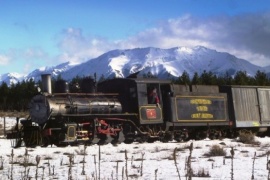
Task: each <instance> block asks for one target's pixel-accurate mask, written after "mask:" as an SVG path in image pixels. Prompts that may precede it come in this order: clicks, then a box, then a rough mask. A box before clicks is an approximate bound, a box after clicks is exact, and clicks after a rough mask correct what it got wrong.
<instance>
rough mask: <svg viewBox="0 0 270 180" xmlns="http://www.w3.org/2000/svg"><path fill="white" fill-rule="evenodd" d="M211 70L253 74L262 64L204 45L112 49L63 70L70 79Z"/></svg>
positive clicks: (172, 74) (163, 75) (260, 68)
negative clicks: (95, 74) (137, 73)
mask: <svg viewBox="0 0 270 180" xmlns="http://www.w3.org/2000/svg"><path fill="white" fill-rule="evenodd" d="M204 70H205V71H207V72H209V71H211V72H213V73H215V74H224V73H226V72H229V73H230V74H232V75H233V74H234V73H235V72H237V71H246V72H247V74H249V75H251V76H253V75H255V74H256V72H257V70H261V71H263V68H262V67H259V66H256V65H253V64H251V63H249V62H248V61H246V60H243V59H238V58H237V57H235V56H233V55H231V54H229V53H223V52H217V51H215V50H211V49H207V48H205V47H202V46H196V47H194V48H186V47H176V48H171V49H160V48H151V47H150V48H136V49H128V50H113V51H110V52H107V53H105V54H103V55H101V56H99V57H97V58H95V59H92V60H89V61H87V62H85V63H82V64H80V65H77V66H74V67H73V68H70V69H69V70H67V71H65V72H63V73H62V77H63V78H65V79H67V80H70V79H72V78H73V77H75V76H77V75H78V76H88V75H93V74H94V73H97V76H101V75H104V76H105V77H126V76H128V75H130V74H132V73H135V72H138V71H140V74H141V75H142V74H147V73H148V72H151V73H152V74H153V75H156V76H158V77H159V78H167V77H168V75H169V76H174V77H179V76H181V75H182V73H183V72H184V71H186V72H187V73H189V74H190V75H193V74H194V73H195V72H197V73H199V74H200V73H202V72H203V71H204Z"/></svg>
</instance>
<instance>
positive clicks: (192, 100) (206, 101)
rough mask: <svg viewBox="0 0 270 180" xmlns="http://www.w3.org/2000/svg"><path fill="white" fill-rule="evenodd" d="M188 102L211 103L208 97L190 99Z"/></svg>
mask: <svg viewBox="0 0 270 180" xmlns="http://www.w3.org/2000/svg"><path fill="white" fill-rule="evenodd" d="M190 104H212V101H211V100H209V99H191V100H190Z"/></svg>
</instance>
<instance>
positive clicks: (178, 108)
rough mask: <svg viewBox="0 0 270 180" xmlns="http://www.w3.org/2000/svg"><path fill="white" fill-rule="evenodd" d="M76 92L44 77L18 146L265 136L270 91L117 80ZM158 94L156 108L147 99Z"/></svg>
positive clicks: (85, 86) (88, 83) (91, 83)
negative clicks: (249, 132)
mask: <svg viewBox="0 0 270 180" xmlns="http://www.w3.org/2000/svg"><path fill="white" fill-rule="evenodd" d="M80 86H81V87H82V88H81V90H80V91H79V92H77V93H70V92H69V89H68V84H67V83H66V82H64V81H61V82H56V85H55V89H56V90H55V91H56V92H55V93H52V92H51V91H52V90H51V87H52V84H51V76H50V75H49V74H44V75H42V88H43V90H42V92H41V93H40V94H38V95H36V96H34V97H33V98H32V100H31V102H30V104H29V118H27V119H24V120H21V121H20V123H21V128H20V129H19V130H18V134H17V138H16V143H15V144H14V146H17V147H18V146H21V145H22V142H24V145H25V146H27V147H29V146H47V145H50V144H51V145H52V144H54V145H56V146H67V145H77V144H80V143H83V144H91V143H100V144H102V143H106V142H111V143H118V142H121V141H123V142H125V143H132V142H134V141H138V142H146V141H147V142H153V141H155V140H159V141H163V142H167V141H171V140H176V141H183V140H188V139H191V138H194V139H202V138H206V137H209V138H213V139H214V138H222V137H228V136H231V137H233V136H236V135H237V131H238V130H239V129H247V130H252V131H256V132H267V130H268V128H269V126H270V111H269V108H268V107H269V104H270V101H269V100H270V87H257V86H256V87H255V86H220V87H219V86H206V85H192V86H188V85H178V84H173V83H172V82H171V81H169V80H160V79H143V78H121V79H120V78H119V79H118V78H116V79H109V80H105V81H103V82H101V83H99V84H97V85H96V84H95V83H94V81H93V80H92V81H83V84H81V85H80ZM153 89H155V90H156V95H157V97H158V102H154V103H153V102H152V100H151V98H150V97H149V95H150V94H151V91H152V90H153Z"/></svg>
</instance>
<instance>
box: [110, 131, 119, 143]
mask: <svg viewBox="0 0 270 180" xmlns="http://www.w3.org/2000/svg"><path fill="white" fill-rule="evenodd" d="M119 134H120V133H119V132H118V133H116V135H115V136H111V137H112V142H111V143H112V144H117V143H119Z"/></svg>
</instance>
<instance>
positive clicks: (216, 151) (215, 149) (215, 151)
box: [206, 145, 226, 156]
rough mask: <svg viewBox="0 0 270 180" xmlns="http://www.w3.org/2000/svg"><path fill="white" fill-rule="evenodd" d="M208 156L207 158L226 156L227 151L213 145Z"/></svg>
mask: <svg viewBox="0 0 270 180" xmlns="http://www.w3.org/2000/svg"><path fill="white" fill-rule="evenodd" d="M206 155H207V156H226V151H225V150H224V149H223V148H222V147H220V146H219V145H213V146H211V147H210V150H209V152H208V153H206Z"/></svg>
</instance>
